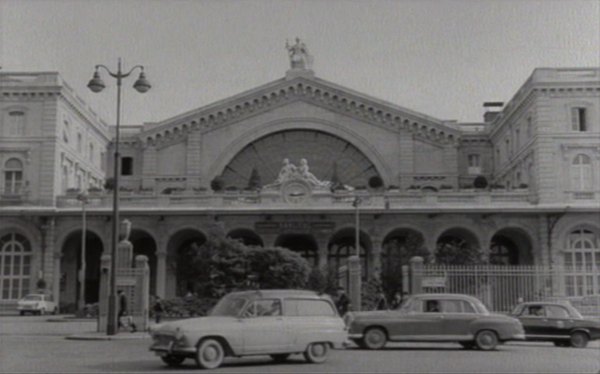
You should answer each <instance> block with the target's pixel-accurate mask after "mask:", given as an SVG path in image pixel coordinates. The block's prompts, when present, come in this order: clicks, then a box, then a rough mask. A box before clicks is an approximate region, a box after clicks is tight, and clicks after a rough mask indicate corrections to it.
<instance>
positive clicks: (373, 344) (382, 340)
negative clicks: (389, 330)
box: [362, 327, 387, 349]
mask: <svg viewBox="0 0 600 374" xmlns="http://www.w3.org/2000/svg"><path fill="white" fill-rule="evenodd" d="M362 340H363V342H364V345H365V347H366V348H368V349H381V348H383V347H385V344H386V343H387V334H386V333H385V331H383V329H382V328H379V327H372V328H370V329H368V330H367V331H366V332H365V336H364V337H363V339H362Z"/></svg>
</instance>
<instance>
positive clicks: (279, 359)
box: [271, 353, 290, 362]
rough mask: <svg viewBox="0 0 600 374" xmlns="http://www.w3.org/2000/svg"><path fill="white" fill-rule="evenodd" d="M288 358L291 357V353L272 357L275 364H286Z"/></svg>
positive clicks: (277, 354)
mask: <svg viewBox="0 0 600 374" xmlns="http://www.w3.org/2000/svg"><path fill="white" fill-rule="evenodd" d="M288 357H290V354H289V353H276V354H272V355H271V358H272V359H273V361H275V362H285V360H287V359H288Z"/></svg>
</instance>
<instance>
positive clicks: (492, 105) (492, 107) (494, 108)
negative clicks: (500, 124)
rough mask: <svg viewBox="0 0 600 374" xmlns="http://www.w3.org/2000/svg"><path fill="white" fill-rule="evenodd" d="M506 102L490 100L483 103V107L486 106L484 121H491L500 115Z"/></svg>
mask: <svg viewBox="0 0 600 374" xmlns="http://www.w3.org/2000/svg"><path fill="white" fill-rule="evenodd" d="M503 106H504V103H503V102H502V101H488V102H485V103H483V107H484V108H485V113H483V122H485V123H490V122H492V121H494V119H496V117H498V115H499V114H500V113H501V112H502V107H503Z"/></svg>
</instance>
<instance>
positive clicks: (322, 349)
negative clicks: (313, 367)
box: [304, 343, 329, 364]
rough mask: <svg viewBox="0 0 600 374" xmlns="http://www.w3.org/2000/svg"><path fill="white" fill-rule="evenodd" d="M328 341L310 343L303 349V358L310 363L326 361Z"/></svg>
mask: <svg viewBox="0 0 600 374" xmlns="http://www.w3.org/2000/svg"><path fill="white" fill-rule="evenodd" d="M328 355H329V343H311V344H309V345H308V347H307V348H306V351H304V358H305V359H306V361H308V362H310V363H311V364H320V363H323V362H325V361H327V356H328Z"/></svg>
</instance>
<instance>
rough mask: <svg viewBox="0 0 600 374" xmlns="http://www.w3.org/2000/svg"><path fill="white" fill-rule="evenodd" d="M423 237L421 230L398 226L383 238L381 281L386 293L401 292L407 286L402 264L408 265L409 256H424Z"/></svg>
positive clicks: (426, 253)
mask: <svg viewBox="0 0 600 374" xmlns="http://www.w3.org/2000/svg"><path fill="white" fill-rule="evenodd" d="M424 244H425V239H424V236H423V234H422V233H421V232H419V231H417V230H414V229H410V228H398V229H395V230H393V231H391V232H390V233H389V234H387V235H386V237H385V238H384V239H383V243H382V251H381V282H382V286H383V288H384V290H385V292H386V293H387V294H389V295H390V296H391V295H393V294H394V293H395V292H400V293H401V294H402V293H403V290H404V289H405V288H406V287H407V286H408V285H405V284H403V283H404V277H405V275H407V274H403V269H402V266H403V265H408V264H409V260H410V258H411V257H414V256H423V257H424V256H426V255H428V254H429V252H428V251H427V250H426V249H425V247H424Z"/></svg>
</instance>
